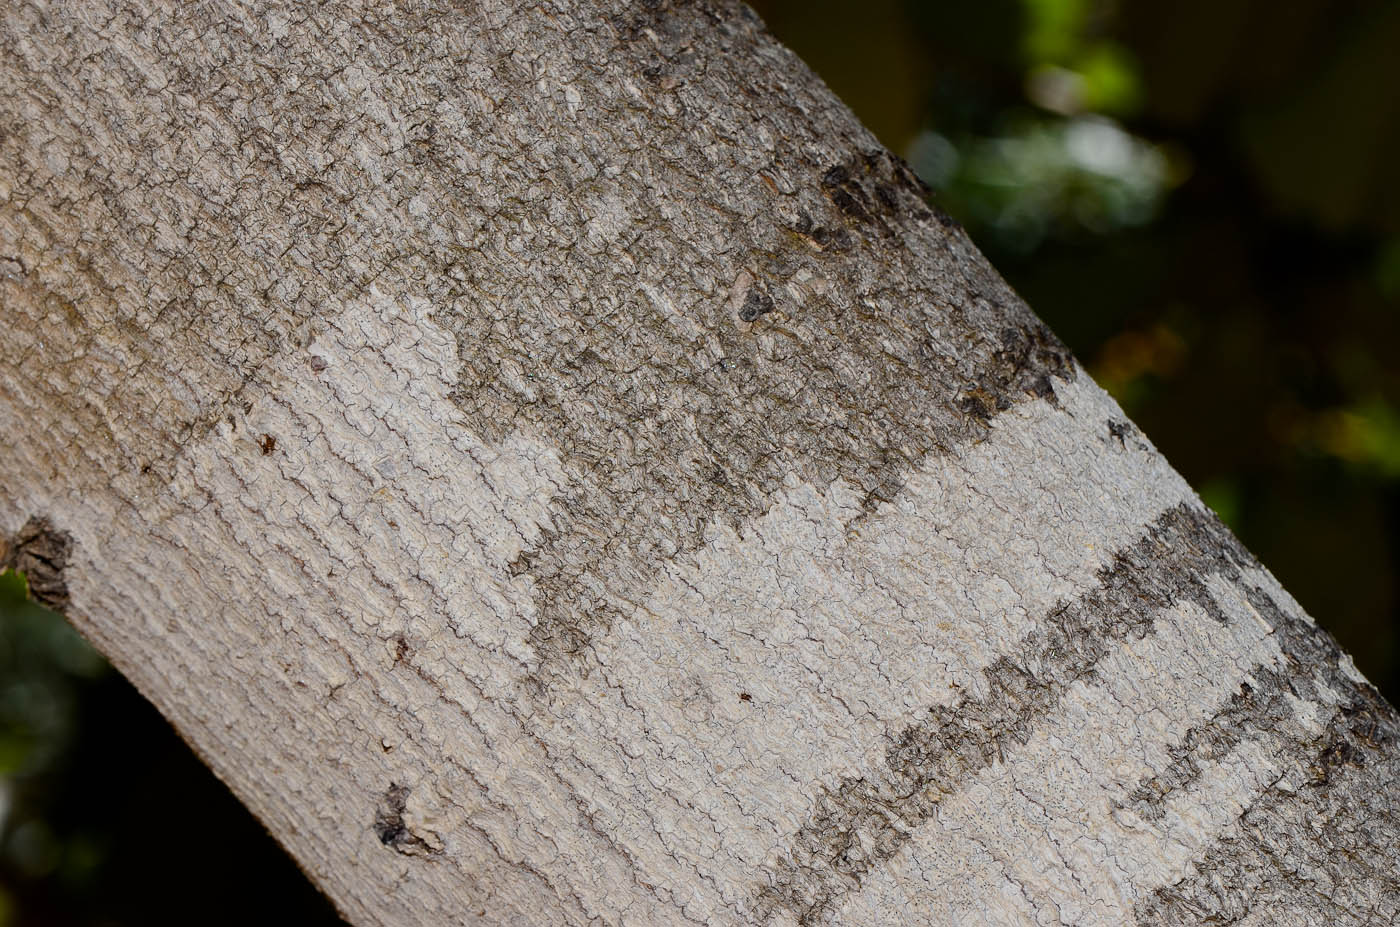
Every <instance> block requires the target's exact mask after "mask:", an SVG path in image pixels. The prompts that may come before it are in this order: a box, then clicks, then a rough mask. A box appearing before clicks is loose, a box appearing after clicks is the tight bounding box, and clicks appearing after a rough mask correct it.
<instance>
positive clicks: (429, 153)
mask: <svg viewBox="0 0 1400 927" xmlns="http://www.w3.org/2000/svg"><path fill="white" fill-rule="evenodd" d="M0 49H2V50H3V51H0V89H3V93H0V306H3V314H4V315H3V317H4V320H5V322H6V326H5V327H6V341H7V345H6V347H7V350H6V352H5V354H4V356H3V357H2V358H0V426H3V428H4V431H5V434H6V437H7V440H6V441H5V442H4V444H3V446H0V539H3V541H0V555H3V557H0V559H3V561H4V563H5V564H6V565H16V566H20V567H22V568H25V569H27V570H29V571H30V573H31V582H32V585H33V586H34V588H35V589H36V590H38V591H39V592H41V593H42V594H43V595H45V596H47V597H48V600H49V601H52V602H54V603H55V604H59V605H63V606H65V607H66V610H67V613H68V615H69V617H70V618H71V620H72V621H73V622H74V623H75V624H76V625H77V626H78V628H79V629H80V630H81V631H83V633H84V634H86V635H87V636H88V637H89V638H91V639H92V640H93V641H94V642H95V643H96V644H97V645H98V646H99V647H100V648H101V649H102V650H103V651H104V652H105V653H106V654H107V655H108V656H109V657H111V659H112V660H113V662H114V663H116V665H117V666H118V667H119V668H120V669H121V670H122V671H123V672H124V673H126V674H127V675H128V676H129V677H130V678H131V679H132V680H133V682H135V683H136V685H137V686H138V687H139V688H140V689H141V691H142V692H144V693H145V694H146V695H147V696H148V697H149V698H151V699H152V701H154V702H155V703H156V705H157V706H159V708H160V709H161V710H162V711H163V712H164V713H165V714H166V716H167V717H169V718H170V719H171V721H172V722H173V723H174V724H175V726H176V727H177V728H178V729H179V731H180V732H181V734H182V735H183V736H184V737H185V738H186V739H188V741H189V742H190V743H191V744H192V745H193V746H194V747H195V749H196V750H198V751H199V752H200V754H201V756H203V757H204V758H205V760H206V761H207V762H208V763H209V764H210V765H211V766H212V767H213V769H214V770H215V771H216V772H217V774H218V775H219V776H220V777H222V778H223V779H224V781H225V782H227V783H228V784H229V786H230V787H231V788H232V789H233V790H234V791H235V792H236V793H237V794H238V796H239V797H240V798H241V799H242V800H243V801H244V802H246V803H247V804H248V805H249V806H250V807H251V808H252V809H253V811H254V812H255V813H256V814H257V815H258V816H259V817H260V818H261V819H262V821H263V822H264V823H265V824H266V825H267V826H268V828H269V829H270V830H271V831H272V832H273V834H275V835H276V837H277V838H278V839H279V840H280V841H281V842H282V843H283V844H284V845H285V846H286V847H287V848H288V849H289V850H290V851H291V853H292V854H293V855H294V856H295V857H296V859H297V860H298V861H299V862H300V864H301V865H302V866H303V868H304V869H305V871H306V872H307V874H308V875H309V876H310V877H311V878H312V879H314V880H315V881H316V883H317V884H318V885H319V886H321V888H322V889H324V890H325V891H326V892H327V893H328V894H329V895H330V897H331V898H332V899H333V900H334V901H335V903H336V904H337V905H338V907H339V908H340V910H341V911H342V913H343V914H344V915H345V916H346V917H347V918H348V919H349V920H351V921H352V922H355V923H358V924H395V925H399V924H415V923H421V924H445V923H493V924H516V923H570V924H593V923H597V924H647V925H650V924H681V923H686V922H692V923H702V924H724V923H731V924H758V923H772V924H828V923H831V924H836V923H839V924H910V923H937V924H961V923H966V924H1057V923H1058V924H1121V923H1134V922H1136V923H1143V924H1180V923H1195V922H1208V923H1222V924H1223V923H1258V924H1266V923H1267V924H1324V923H1325V924H1383V923H1392V922H1394V921H1395V920H1396V918H1397V917H1400V871H1397V864H1396V862H1395V847H1396V846H1397V845H1400V794H1397V790H1396V787H1395V786H1394V784H1393V783H1394V782H1395V781H1396V780H1397V775H1400V757H1398V756H1397V746H1396V736H1397V733H1400V722H1397V718H1396V715H1395V713H1394V711H1393V709H1391V707H1390V706H1388V705H1387V704H1386V703H1385V702H1384V701H1383V700H1382V699H1380V698H1379V696H1378V695H1377V694H1376V693H1375V691H1374V690H1373V689H1372V688H1371V687H1370V686H1369V685H1368V684H1367V683H1366V682H1365V680H1364V679H1362V678H1361V677H1360V676H1359V675H1358V674H1357V672H1356V671H1355V669H1354V667H1353V666H1352V664H1351V662H1350V660H1349V659H1348V658H1347V657H1346V656H1345V655H1344V654H1342V653H1340V652H1339V651H1338V650H1337V647H1336V646H1335V644H1334V643H1333V642H1332V640H1331V639H1330V638H1329V637H1328V636H1327V635H1326V634H1325V633H1323V632H1321V631H1320V630H1318V629H1317V628H1316V627H1315V625H1314V624H1313V623H1312V622H1311V620H1310V619H1309V618H1308V617H1307V616H1306V615H1305V614H1304V613H1303V612H1302V611H1301V609H1299V607H1298V605H1297V604H1296V603H1295V602H1294V601H1293V600H1292V599H1291V598H1290V597H1289V596H1288V595H1287V593H1286V592H1284V590H1282V589H1281V588H1279V586H1278V585H1277V583H1276V582H1274V580H1273V579H1272V577H1270V576H1269V574H1268V573H1267V572H1266V571H1265V570H1263V568H1262V567H1260V566H1259V564H1257V563H1256V562H1255V561H1254V560H1253V559H1252V558H1251V557H1250V556H1249V555H1248V553H1247V552H1245V551H1244V550H1243V549H1241V548H1240V546H1239V545H1238V543H1237V542H1236V541H1235V540H1234V539H1233V538H1232V537H1231V536H1230V535H1229V533H1228V532H1227V531H1226V530H1225V529H1224V528H1223V527H1221V526H1220V525H1219V524H1218V523H1217V522H1216V521H1215V520H1214V518H1213V517H1212V516H1210V515H1209V514H1208V513H1207V512H1206V511H1205V510H1204V509H1203V508H1202V506H1201V504H1200V502H1199V500H1198V499H1197V498H1196V497H1195V496H1194V495H1193V494H1192V493H1191V491H1190V490H1189V488H1188V487H1187V486H1186V485H1185V484H1184V483H1183V482H1182V481H1181V479H1180V478H1179V477H1178V476H1177V475H1176V474H1175V473H1174V472H1173V471H1172V470H1171V469H1170V468H1169V467H1168V466H1167V465H1166V464H1165V463H1164V462H1163V460H1162V459H1161V457H1160V456H1159V455H1158V454H1157V453H1156V451H1155V450H1154V449H1153V448H1152V447H1151V446H1150V445H1149V444H1148V442H1147V441H1146V440H1145V439H1144V438H1143V437H1142V435H1141V434H1140V433H1139V432H1137V430H1136V429H1134V428H1133V427H1132V426H1131V425H1130V424H1129V423H1128V422H1126V420H1125V419H1124V418H1123V416H1122V413H1121V412H1120V410H1118V409H1117V407H1116V406H1115V405H1114V404H1113V402H1112V401H1111V400H1110V399H1109V398H1108V397H1106V396H1105V395H1104V394H1103V393H1102V392H1101V391H1100V390H1099V389H1098V388H1097V387H1095V386H1094V385H1093V384H1092V382H1090V381H1089V379H1088V377H1087V376H1086V375H1085V374H1084V373H1083V372H1082V370H1081V369H1080V368H1079V367H1078V366H1077V365H1076V364H1075V362H1074V361H1073V359H1072V358H1071V357H1070V356H1069V355H1068V353H1067V352H1066V351H1065V350H1064V348H1063V347H1062V346H1060V345H1059V343H1058V342H1057V341H1056V340H1055V339H1054V337H1053V336H1052V335H1050V334H1049V333H1048V332H1046V330H1045V329H1044V327H1043V326H1042V325H1041V323H1040V322H1039V321H1038V320H1036V319H1035V317H1034V316H1033V315H1032V314H1031V313H1030V312H1029V310H1028V309H1026V308H1025V307H1024V306H1023V305H1022V303H1021V302H1020V301H1019V300H1018V298H1017V297H1016V296H1015V294H1014V293H1012V292H1011V290H1010V289H1009V288H1008V287H1007V286H1006V284H1005V283H1004V282H1003V281H1002V280H1001V279H1000V278H999V277H998V276H997V275H996V273H995V272H994V271H993V270H992V269H991V268H990V267H988V265H987V264H986V262H985V261H984V260H983V258H982V257H981V256H980V255H978V254H977V252H976V251H975V249H974V248H973V247H972V245H971V244H970V243H969V242H968V240H967V238H966V236H965V235H964V234H963V233H962V231H961V230H960V229H958V228H957V227H956V225H955V224H953V223H952V222H950V221H949V220H947V219H946V217H943V216H942V215H941V214H939V213H938V212H937V211H936V210H934V209H932V208H931V207H929V206H928V205H927V203H926V201H925V197H924V191H923V190H922V189H921V188H920V187H919V184H918V182H917V181H916V180H915V179H914V178H913V176H912V175H911V174H910V172H909V170H908V169H907V168H906V167H905V166H904V165H903V164H902V163H901V162H899V161H898V159H896V158H893V157H892V156H890V155H889V154H888V153H886V152H885V151H884V150H882V149H881V148H880V146H879V145H878V144H877V142H876V141H875V140H874V138H872V137H871V136H870V134H869V133H868V132H866V131H865V130H864V129H863V128H861V127H860V125H859V124H858V123H857V122H856V120H855V119H854V118H853V117H852V116H851V114H850V113H849V112H848V111H847V110H846V109H845V108H844V107H843V106H841V105H840V103H839V102H838V101H836V100H835V99H834V98H833V97H832V96H831V94H830V92H829V91H828V90H827V89H826V88H825V87H824V86H823V85H822V84H821V83H820V81H819V80H818V79H817V78H816V77H815V76H813V75H812V73H811V72H810V71H809V70H808V69H807V68H806V67H805V66H803V65H802V64H801V63H800V62H799V61H798V60H797V59H796V58H795V57H794V56H793V55H792V54H791V53H790V52H788V51H787V50H785V49H784V48H782V47H781V46H779V45H778V44H777V43H776V42H774V41H773V39H772V38H771V37H770V36H769V35H768V34H767V33H766V32H765V31H764V29H763V27H762V25H761V23H759V22H758V21H757V19H756V18H755V17H754V16H753V14H752V13H751V12H749V11H748V10H747V8H745V7H743V6H741V5H738V4H732V3H728V2H723V0H718V2H709V0H706V2H693V3H692V2H687V3H667V2H639V3H625V2H621V0H594V2H588V3H571V2H567V0H560V2H543V3H530V4H526V3H511V2H507V0H479V2H476V3H456V4H447V3H433V2H406V3H399V4H389V3H382V4H372V3H365V4H357V3H338V2H332V3H327V4H316V5H311V6H307V5H304V4H296V5H288V6H279V5H275V4H271V3H256V4H234V3H201V4H183V3H181V4H176V3H161V2H158V0H142V2H111V3H103V2H96V0H95V2H91V3H82V4H60V3H46V2H26V0H16V2H12V3H9V4H7V5H5V7H4V9H3V11H0ZM36 579H37V581H36Z"/></svg>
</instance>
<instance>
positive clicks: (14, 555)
mask: <svg viewBox="0 0 1400 927" xmlns="http://www.w3.org/2000/svg"><path fill="white" fill-rule="evenodd" d="M72 547H73V539H72V537H71V536H70V535H69V534H68V532H66V531H60V530H59V529H58V528H55V527H54V526H53V524H52V523H50V522H49V520H48V519H47V518H42V517H35V518H30V519H29V520H28V521H26V522H25V523H24V524H23V525H22V526H21V527H20V529H19V530H18V531H16V532H15V533H14V534H13V535H12V536H10V537H3V536H0V570H15V571H17V572H20V573H23V574H24V576H25V581H26V582H27V583H28V585H29V595H30V597H32V598H33V599H34V601H36V602H38V603H39V604H41V605H46V606H48V607H49V608H52V609H55V610H57V611H62V610H63V609H64V608H65V607H66V606H67V605H68V582H67V580H66V579H65V578H64V576H63V571H64V570H65V569H67V567H68V558H69V554H70V552H71V551H72Z"/></svg>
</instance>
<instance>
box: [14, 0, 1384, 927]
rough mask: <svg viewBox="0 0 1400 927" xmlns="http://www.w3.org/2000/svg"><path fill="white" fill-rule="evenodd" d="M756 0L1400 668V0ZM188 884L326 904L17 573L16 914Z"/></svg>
mask: <svg viewBox="0 0 1400 927" xmlns="http://www.w3.org/2000/svg"><path fill="white" fill-rule="evenodd" d="M755 6H756V7H757V8H758V10H759V12H760V13H761V14H762V15H763V16H764V17H765V18H766V19H767V20H768V22H769V24H770V26H771V27H772V28H773V30H774V32H775V33H776V34H777V35H778V37H779V38H780V39H782V40H784V41H785V42H787V43H788V44H789V45H791V46H792V47H794V48H795V49H796V50H797V51H798V53H799V54H801V55H802V56H803V57H804V58H806V59H807V60H808V62H809V63H811V64H812V65H813V66H814V67H815V68H816V70H817V71H818V72H819V73H820V74H821V75H822V76H823V77H824V78H825V79H826V80H827V82H828V83H829V84H831V85H832V87H833V89H835V90H836V91H837V93H839V94H840V95H841V96H842V97H843V98H845V99H846V100H847V102H848V103H850V104H851V106H852V107H853V108H854V109H855V111H856V112H857V113H858V114H859V115H860V116H861V118H862V119H863V120H864V121H865V122H866V124H867V125H869V126H870V127H871V128H872V129H873V130H874V131H875V132H876V133H877V134H878V135H879V136H880V138H881V139H882V140H883V141H884V142H885V143H886V144H887V145H888V146H889V147H890V148H891V149H893V150H895V151H897V152H900V153H902V154H903V155H904V156H905V157H906V158H907V159H908V160H909V161H910V163H911V164H912V165H913V166H914V167H915V169H916V170H918V171H919V173H920V174H921V175H922V176H923V177H924V179H925V180H926V181H927V182H928V183H929V184H930V185H931V186H932V187H933V188H934V189H935V191H936V197H937V199H938V201H939V203H940V204H941V205H942V206H943V207H944V208H945V209H947V210H948V211H949V212H951V213H952V214H953V215H954V216H956V217H957V218H958V219H959V220H961V221H962V222H963V223H964V225H965V226H966V227H967V228H968V230H969V232H970V233H971V234H972V236H973V238H974V239H975V240H976V241H977V242H978V244H979V245H980V246H981V247H982V248H983V250H984V251H986V252H987V253H988V255H989V257H991V259H992V261H993V263H995V264H996V266H997V267H998V268H999V269H1000V270H1001V271H1002V272H1003V273H1004V274H1005V275H1006V276H1007V278H1008V279H1009V280H1010V281H1011V282H1012V283H1013V284H1014V285H1015V286H1016V287H1017V288H1018V289H1019V290H1020V291H1021V293H1022V294H1023V295H1024V296H1025V297H1026V298H1027V300H1028V301H1029V302H1030V304H1031V305H1032V306H1033V307H1034V308H1035V309H1036V311H1037V312H1038V313H1040V314H1041V315H1042V316H1043V317H1044V318H1045V319H1046V320H1047V321H1048V322H1049V323H1050V324H1051V326H1052V327H1053V328H1054V329H1055V330H1056V332H1058V333H1059V334H1060V336H1061V337H1062V338H1064V339H1065V340H1066V341H1067V342H1068V343H1069V345H1070V346H1071V347H1072V348H1073V349H1074V350H1075V352H1076V353H1077V354H1078V356H1079V357H1080V359H1081V360H1082V361H1083V362H1084V363H1085V364H1086V365H1087V366H1088V368H1089V369H1090V371H1091V372H1092V373H1093V374H1094V376H1095V377H1096V378H1097V379H1098V380H1099V382H1100V383H1102V384H1103V385H1104V386H1105V388H1107V389H1108V390H1109V391H1110V392H1112V393H1113V394H1114V396H1115V397H1116V398H1117V399H1118V400H1119V402H1120V403H1122V405H1123V406H1124V408H1125V409H1126V410H1127V411H1128V412H1129V414H1131V415H1132V416H1133V418H1134V419H1136V420H1137V422H1138V423H1139V424H1140V425H1141V426H1142V427H1143V428H1144V429H1145V431H1146V432H1147V434H1148V435H1149V436H1150V437H1151V438H1152V439H1153V441H1155V442H1156V443H1157V444H1158V446H1159V447H1161V448H1162V450H1163V451H1164V452H1165V453H1166V454H1167V456H1168V458H1169V459H1170V460H1171V461H1172V462H1173V463H1174V464H1175V465H1176V466H1177V467H1178V469H1180V470H1181V471H1182V473H1183V474H1184V475H1185V476H1186V477H1187V478H1188V479H1189V480H1191V481H1192V483H1193V485H1195V486H1196V487H1197V489H1198V490H1199V492H1200V493H1201V495H1202V497H1203V498H1204V499H1205V501H1206V502H1207V503H1208V504H1209V505H1211V506H1212V507H1213V508H1215V510H1216V511H1217V512H1219V513H1220V515H1221V516H1222V517H1223V518H1224V519H1225V520H1226V521H1227V522H1229V523H1230V524H1231V525H1232V526H1233V527H1234V528H1235V530H1236V531H1237V532H1238V533H1239V534H1240V535H1241V537H1242V538H1243V539H1244V541H1245V542H1246V543H1247V544H1248V545H1249V546H1250V547H1251V548H1252V549H1253V550H1254V551H1255V552H1256V553H1257V554H1259V556H1260V557H1261V558H1262V559H1263V560H1264V562H1265V563H1266V564H1267V565H1268V566H1269V567H1270V568H1271V569H1272V570H1273V571H1274V572H1275V573H1276V574H1277V575H1278V576H1279V578H1280V579H1281V580H1282V581H1283V583H1284V585H1285V586H1286V587H1287V588H1288V589H1289V590H1290V591H1292V592H1293V593H1294V595H1296V596H1297V597H1298V598H1299V599H1300V601H1301V602H1302V604H1303V605H1304V606H1305V607H1306V608H1307V609H1308V610H1309V611H1310V612H1311V613H1312V614H1313V615H1314V616H1315V617H1316V618H1317V619H1318V620H1319V621H1320V622H1321V623H1322V624H1324V625H1325V626H1327V627H1328V628H1330V629H1331V630H1332V631H1333V633H1335V634H1336V635H1337V636H1338V637H1339V638H1340V639H1341V641H1342V643H1343V645H1344V646H1346V647H1347V649H1348V650H1350V651H1351V652H1352V653H1353V654H1354V655H1355V656H1356V660H1357V663H1358V664H1359V665H1360V666H1361V668H1362V670H1363V671H1364V672H1366V673H1367V675H1368V676H1369V677H1370V678H1371V679H1372V680H1373V681H1375V682H1376V683H1377V684H1378V685H1379V686H1380V687H1381V689H1382V690H1383V691H1385V692H1386V693H1387V694H1388V696H1389V697H1390V698H1391V700H1392V701H1394V700H1396V698H1397V695H1400V665H1398V664H1397V639H1398V638H1400V616H1397V593H1398V592H1400V589H1397V577H1396V570H1395V564H1396V552H1397V550H1400V504H1398V503H1400V490H1398V488H1397V487H1400V367H1397V365H1396V364H1395V363H1394V362H1393V361H1392V358H1391V354H1392V351H1393V350H1394V345H1396V344H1397V341H1400V337H1398V336H1400V178H1397V170H1396V167H1397V165H1400V55H1397V54H1395V50H1396V49H1397V48H1400V3H1395V2H1375V0H1344V2H1330V0H1327V2H1325V0H1283V2H1275V3H1263V2H1257V0H1210V2H1206V0H1172V2H1165V0H1156V2H1141V0H1139V2H1136V3H1131V4H1129V3H1126V2H1123V3H1113V2H1104V0H984V2H980V3H967V2H965V0H960V2H919V0H862V2H861V3H852V2H849V0H758V2H756V3H755ZM196 842H197V844H198V847H199V850H198V852H197V853H189V852H184V851H182V849H181V848H182V846H184V845H185V844H190V843H196ZM196 911H197V912H198V914H197V915H194V913H193V912H196ZM269 912H275V916H274V915H272V914H269ZM192 916H197V917H198V919H199V920H200V921H201V922H203V923H214V924H224V923H227V924H236V923H249V922H258V921H260V920H265V919H268V918H269V917H273V918H274V919H275V920H277V921H295V922H297V923H303V924H313V923H336V922H337V919H336V917H335V915H334V912H333V911H332V910H331V909H330V907H329V905H328V904H327V903H326V902H325V901H324V900H323V899H321V898H320V896H319V895H317V894H316V893H315V892H314V890H312V889H311V887H310V886H309V884H308V883H306V882H305V880H304V879H302V878H301V877H300V875H299V874H298V873H297V872H296V870H295V868H294V867H293V866H292V864H291V862H290V861H289V860H288V859H287V858H286V857H285V856H284V855H283V854H282V853H281V851H280V850H278V849H277V847H276V846H275V844H273V842H272V841H271V839H270V838H268V837H267V835H266V834H265V833H263V832H262V831H261V829H260V828H259V827H258V826H257V824H256V823H255V822H253V821H252V819H251V818H250V816H249V815H248V814H247V812H246V811H244V810H243V809H242V808H241V807H240V806H239V805H238V804H237V803H236V802H235V801H234V800H233V798H232V797H231V796H230V795H229V794H228V792H227V790H225V789H224V788H223V786H222V785H220V784H219V783H218V782H217V781H216V780H215V779H214V778H213V776H212V774H210V773H209V771H208V770H207V769H205V768H204V767H203V766H202V765H201V764H200V763H199V762H198V760H197V759H195V758H194V756H193V755H192V754H191V753H190V751H189V750H188V749H187V748H186V747H185V745H184V744H183V743H182V742H180V741H179V739H178V738H177V737H176V736H175V734H174V733H173V731H171V730H170V728H169V727H168V726H167V725H166V724H165V723H164V721H162V720H161V719H160V718H159V716H158V715H156V714H155V712H154V709H152V708H151V707H150V706H149V705H148V704H146V703H145V702H144V701H143V700H142V699H141V698H140V696H139V695H138V694H137V693H136V692H135V691H134V690H133V689H132V688H131V687H130V685H129V684H127V683H126V682H125V681H124V680H123V679H122V678H121V677H120V676H118V675H117V674H115V673H111V672H109V671H108V670H106V668H105V664H103V663H102V661H101V660H100V659H99V658H98V657H97V656H96V655H95V654H94V652H93V651H92V650H91V649H90V648H89V647H88V646H87V645H86V644H85V643H84V642H83V641H82V640H81V639H80V638H78V636H77V635H76V634H74V632H73V631H72V630H71V629H70V628H69V627H68V625H67V624H65V623H64V622H63V621H62V619H60V618H59V617H58V616H56V615H54V614H52V613H51V612H48V611H47V610H45V609H42V608H39V607H38V606H35V605H33V604H32V603H29V602H27V601H26V599H25V596H24V586H23V581H22V579H21V578H19V577H16V576H14V575H13V574H7V575H3V576H0V927H7V925H40V924H43V925H69V924H73V925H76V924H111V925H118V924H161V923H184V922H185V921H188V920H190V919H191V917H192Z"/></svg>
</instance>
